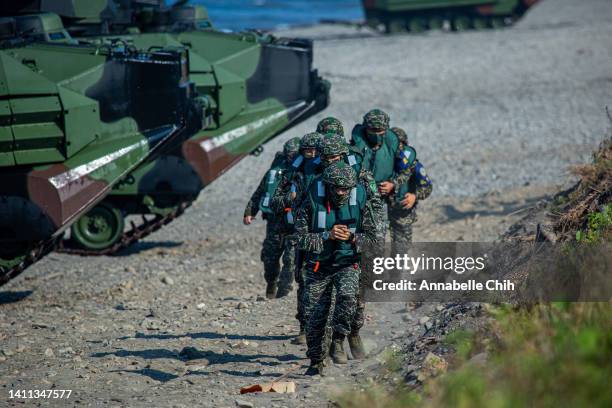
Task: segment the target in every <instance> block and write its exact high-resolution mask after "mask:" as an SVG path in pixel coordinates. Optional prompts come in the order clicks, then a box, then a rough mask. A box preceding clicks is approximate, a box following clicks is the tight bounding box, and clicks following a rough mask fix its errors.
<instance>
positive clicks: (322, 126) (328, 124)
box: [317, 116, 344, 137]
mask: <svg viewBox="0 0 612 408" xmlns="http://www.w3.org/2000/svg"><path fill="white" fill-rule="evenodd" d="M317 132H318V133H320V134H322V135H325V134H328V133H333V134H336V135H340V136H342V137H344V126H342V122H340V121H339V120H338V119H336V118H334V117H333V116H329V117H327V118H325V119H321V121H320V122H319V123H318V124H317Z"/></svg>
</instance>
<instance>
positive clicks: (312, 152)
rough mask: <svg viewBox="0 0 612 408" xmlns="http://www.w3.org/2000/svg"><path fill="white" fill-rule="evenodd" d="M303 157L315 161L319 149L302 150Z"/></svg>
mask: <svg viewBox="0 0 612 408" xmlns="http://www.w3.org/2000/svg"><path fill="white" fill-rule="evenodd" d="M302 155H303V156H304V157H305V158H306V159H313V158H315V157H316V155H317V149H314V148H309V149H303V150H302Z"/></svg>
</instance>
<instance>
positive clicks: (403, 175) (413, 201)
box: [389, 127, 433, 254]
mask: <svg viewBox="0 0 612 408" xmlns="http://www.w3.org/2000/svg"><path fill="white" fill-rule="evenodd" d="M392 131H393V132H394V133H395V134H396V135H397V137H398V139H399V148H400V154H399V157H398V158H397V160H396V173H398V177H397V186H398V188H397V189H396V191H394V193H393V194H392V196H391V197H392V199H391V200H390V201H389V224H390V225H389V227H390V232H391V243H392V249H391V250H392V253H393V254H395V253H397V252H398V251H400V250H404V251H405V250H406V248H407V247H408V245H410V243H411V242H412V224H414V223H415V222H416V220H417V213H416V206H417V203H418V201H420V200H425V199H427V198H428V197H429V196H430V195H431V192H432V190H433V184H432V182H431V180H430V179H429V177H428V176H427V173H426V171H425V167H424V166H423V165H422V164H421V163H420V162H419V160H418V159H417V154H416V151H415V150H414V148H412V147H411V146H410V145H409V144H408V136H407V135H406V132H405V131H404V130H403V129H401V128H398V127H394V128H392Z"/></svg>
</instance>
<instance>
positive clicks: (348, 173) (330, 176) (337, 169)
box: [323, 161, 357, 188]
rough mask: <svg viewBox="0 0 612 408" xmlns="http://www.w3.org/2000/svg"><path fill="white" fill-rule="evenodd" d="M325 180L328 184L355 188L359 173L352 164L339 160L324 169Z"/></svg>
mask: <svg viewBox="0 0 612 408" xmlns="http://www.w3.org/2000/svg"><path fill="white" fill-rule="evenodd" d="M323 182H324V183H325V184H327V185H328V186H334V187H340V188H353V187H355V186H356V185H357V175H356V174H355V170H353V168H352V167H351V166H349V165H348V164H346V163H344V162H342V161H339V162H335V163H333V164H331V165H330V166H328V167H327V168H326V169H325V170H324V171H323Z"/></svg>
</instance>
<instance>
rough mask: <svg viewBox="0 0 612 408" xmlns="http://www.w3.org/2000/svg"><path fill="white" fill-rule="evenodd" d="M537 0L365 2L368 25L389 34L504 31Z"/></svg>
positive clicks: (405, 0) (406, 0)
mask: <svg viewBox="0 0 612 408" xmlns="http://www.w3.org/2000/svg"><path fill="white" fill-rule="evenodd" d="M537 1H538V0H362V3H363V9H364V12H365V16H366V23H367V25H369V26H370V27H373V28H376V29H379V28H382V29H384V30H385V32H387V33H400V32H407V31H409V32H412V33H419V32H422V31H425V30H440V29H445V28H446V29H451V30H455V31H463V30H469V29H476V30H483V29H487V28H501V27H504V26H506V25H508V24H511V23H512V22H513V21H515V20H516V19H518V18H520V17H521V16H522V15H523V14H524V13H525V12H526V11H527V9H529V7H531V6H533V5H534V4H535V3H536V2H537Z"/></svg>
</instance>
